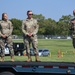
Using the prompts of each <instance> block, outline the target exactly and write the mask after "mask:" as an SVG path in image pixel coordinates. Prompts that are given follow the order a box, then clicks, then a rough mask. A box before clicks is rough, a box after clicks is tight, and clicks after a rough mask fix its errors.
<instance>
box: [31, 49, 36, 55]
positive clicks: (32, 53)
mask: <svg viewBox="0 0 75 75" xmlns="http://www.w3.org/2000/svg"><path fill="white" fill-rule="evenodd" d="M30 55H31V56H34V55H35V53H34V50H33V48H30Z"/></svg>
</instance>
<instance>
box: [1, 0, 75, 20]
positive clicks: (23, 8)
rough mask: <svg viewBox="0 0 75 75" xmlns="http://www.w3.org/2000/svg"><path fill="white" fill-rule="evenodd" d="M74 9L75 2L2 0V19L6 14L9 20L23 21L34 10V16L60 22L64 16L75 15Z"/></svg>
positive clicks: (70, 0) (73, 0) (65, 0)
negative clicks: (41, 16) (29, 11)
mask: <svg viewBox="0 0 75 75" xmlns="http://www.w3.org/2000/svg"><path fill="white" fill-rule="evenodd" d="M74 9H75V0H0V19H1V17H2V13H4V12H5V13H7V14H8V18H9V19H12V18H16V19H20V20H23V19H25V18H27V14H26V13H27V11H28V10H32V11H33V14H37V15H38V14H42V15H43V16H44V17H45V18H46V19H48V18H51V19H53V20H55V21H59V19H60V18H61V17H62V16H63V15H64V16H66V15H73V10H74Z"/></svg>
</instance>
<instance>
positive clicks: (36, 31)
mask: <svg viewBox="0 0 75 75" xmlns="http://www.w3.org/2000/svg"><path fill="white" fill-rule="evenodd" d="M34 24H35V30H34V31H33V33H32V34H33V35H35V34H37V33H38V29H39V25H38V22H37V20H35V23H34Z"/></svg>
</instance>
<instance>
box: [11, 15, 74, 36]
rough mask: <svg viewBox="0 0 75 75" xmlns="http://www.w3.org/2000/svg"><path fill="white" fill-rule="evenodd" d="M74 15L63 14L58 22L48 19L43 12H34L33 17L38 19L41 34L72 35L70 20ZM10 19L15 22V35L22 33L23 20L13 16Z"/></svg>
mask: <svg viewBox="0 0 75 75" xmlns="http://www.w3.org/2000/svg"><path fill="white" fill-rule="evenodd" d="M72 17H73V16H71V15H66V16H64V15H63V16H62V17H61V18H60V19H59V21H58V22H56V21H55V20H53V19H51V18H48V19H46V18H45V16H43V15H42V14H39V15H37V14H34V15H33V18H35V19H37V21H38V24H39V32H38V34H39V35H70V30H69V26H70V23H69V22H70V20H71V18H72ZM10 21H11V22H12V24H13V27H14V28H13V29H14V30H13V35H22V29H21V26H22V20H20V19H16V18H12V19H10Z"/></svg>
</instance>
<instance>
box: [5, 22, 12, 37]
mask: <svg viewBox="0 0 75 75" xmlns="http://www.w3.org/2000/svg"><path fill="white" fill-rule="evenodd" d="M8 24H9V29H10V30H9V32H8V33H9V34H8V35H6V36H7V37H9V36H10V35H12V31H13V25H12V23H11V22H10V21H9V23H8Z"/></svg>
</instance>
